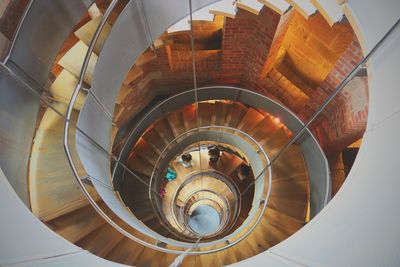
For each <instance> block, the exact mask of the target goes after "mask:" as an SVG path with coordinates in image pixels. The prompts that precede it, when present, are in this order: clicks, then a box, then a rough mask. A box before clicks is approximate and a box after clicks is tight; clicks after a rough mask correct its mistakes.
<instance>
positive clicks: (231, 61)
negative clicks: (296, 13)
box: [119, 7, 368, 150]
mask: <svg viewBox="0 0 400 267" xmlns="http://www.w3.org/2000/svg"><path fill="white" fill-rule="evenodd" d="M290 17H291V13H290V12H289V13H287V14H286V15H285V16H284V17H283V19H282V20H281V21H280V16H279V15H278V14H277V13H275V12H273V11H271V10H269V9H268V8H266V7H264V8H263V9H262V11H261V12H260V14H259V15H258V16H257V15H254V14H252V13H250V12H247V11H244V10H239V12H238V13H237V15H236V18H235V19H231V18H226V19H225V26H224V31H223V40H222V49H221V51H220V53H219V56H215V57H214V58H213V59H210V60H215V61H217V62H209V63H207V64H210V65H211V66H212V68H211V69H210V70H208V69H207V68H202V70H201V71H199V72H198V73H197V81H198V86H206V85H218V84H223V85H238V86H242V87H245V88H248V89H251V90H255V91H257V92H260V93H262V94H264V95H266V96H269V97H272V98H274V99H275V100H278V101H279V102H281V103H283V104H285V105H287V106H288V107H289V108H291V109H292V110H294V111H295V112H296V113H297V114H298V115H299V116H300V117H301V118H302V119H303V120H306V119H307V118H309V117H310V116H311V115H312V114H313V112H315V111H316V110H317V108H318V107H319V106H320V105H321V104H322V103H323V102H324V100H325V99H326V98H327V97H328V96H329V95H330V94H331V93H332V92H333V91H334V89H335V88H336V86H337V85H338V84H339V83H340V82H341V81H342V80H343V79H344V77H345V76H346V75H347V74H348V73H349V72H350V71H351V70H352V69H353V68H354V66H355V65H356V64H357V63H358V62H359V61H360V60H361V59H362V53H361V48H360V47H359V45H358V43H357V41H356V40H354V41H353V42H352V43H351V45H349V46H348V47H347V48H346V49H345V51H344V52H343V54H342V55H341V56H340V58H339V60H338V61H337V62H336V64H335V65H334V66H333V68H332V70H331V72H330V73H329V74H328V75H327V76H326V78H325V80H324V81H322V82H321V83H320V84H319V85H318V87H317V88H315V90H314V92H313V94H312V95H310V96H307V97H304V94H303V93H302V92H301V91H300V90H298V89H297V91H296V90H295V89H292V90H289V91H288V90H283V89H282V87H280V86H279V84H275V85H274V84H268V83H266V82H265V80H262V79H261V80H260V79H259V77H260V75H261V73H262V70H263V68H264V65H265V63H266V62H268V61H267V60H268V57H269V56H273V55H274V51H275V52H276V50H277V47H278V45H276V44H277V43H278V44H279V40H280V38H282V33H283V32H284V31H285V29H286V28H287V25H288V21H290ZM278 24H279V26H278ZM274 47H275V48H274ZM156 53H157V58H156V59H154V60H152V61H150V62H149V63H147V64H145V65H144V66H142V69H143V71H144V74H143V76H142V77H141V78H139V79H138V80H136V81H134V82H133V83H132V84H131V86H132V88H133V90H132V92H133V94H132V95H130V96H128V97H127V98H126V99H125V101H123V103H122V104H123V106H124V107H125V108H126V110H129V111H130V112H128V114H129V115H131V114H134V112H133V111H134V110H137V109H138V108H139V107H141V106H143V104H144V103H145V102H147V101H149V100H150V99H149V98H150V97H153V96H154V95H156V94H159V93H162V92H168V93H169V94H171V93H174V92H179V91H181V90H185V89H190V88H193V76H192V69H191V65H190V64H184V65H186V66H187V68H179V69H174V70H171V68H170V64H169V61H168V56H169V55H168V48H166V47H164V48H160V49H158V50H157V51H156ZM170 56H171V54H170ZM190 59H191V58H188V60H190ZM196 59H197V57H196ZM172 60H173V58H172ZM196 63H197V64H201V63H200V62H198V61H197V60H196ZM214 63H215V64H214ZM215 66H218V69H217V70H216V67H215ZM155 72H157V75H154V73H155ZM152 74H153V76H152V77H150V75H152ZM149 77H150V78H151V81H147V82H146V83H145V86H143V81H142V80H146V79H147V80H148V79H149ZM281 81H282V83H283V80H282V79H281ZM141 83H142V85H141ZM364 87H365V88H364V89H365V91H364V94H367V90H366V88H367V85H366V83H365V84H364ZM145 92H147V93H145ZM355 97H357V95H354V94H352V93H351V91H346V94H345V93H343V94H341V95H339V96H338V97H337V99H336V100H335V101H334V103H332V105H331V106H330V107H329V108H328V109H327V111H326V112H324V114H322V115H323V116H321V117H320V118H319V119H318V120H317V121H316V122H315V123H314V124H313V129H314V133H315V134H316V136H317V138H318V139H319V141H320V142H321V144H322V145H323V146H324V148H325V149H328V150H329V149H332V147H334V148H341V147H344V146H347V145H348V144H350V143H352V141H354V140H356V139H357V138H359V137H360V135H361V134H362V133H363V131H364V129H365V122H366V118H367V110H368V103H367V101H365V98H364V102H365V103H363V105H364V107H363V109H362V110H360V107H357V113H356V114H354V107H352V101H351V99H353V100H354V98H355ZM353 102H354V101H353ZM132 106H135V108H134V109H132ZM122 113H124V112H122ZM128 118H129V116H127V115H125V116H123V117H122V119H121V121H120V123H119V124H123V123H124V122H126V120H127V119H128Z"/></svg>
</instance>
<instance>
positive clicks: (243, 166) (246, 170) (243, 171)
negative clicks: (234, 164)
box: [239, 164, 250, 176]
mask: <svg viewBox="0 0 400 267" xmlns="http://www.w3.org/2000/svg"><path fill="white" fill-rule="evenodd" d="M239 172H240V174H241V175H243V176H249V174H250V167H249V166H248V165H246V164H240V166H239Z"/></svg>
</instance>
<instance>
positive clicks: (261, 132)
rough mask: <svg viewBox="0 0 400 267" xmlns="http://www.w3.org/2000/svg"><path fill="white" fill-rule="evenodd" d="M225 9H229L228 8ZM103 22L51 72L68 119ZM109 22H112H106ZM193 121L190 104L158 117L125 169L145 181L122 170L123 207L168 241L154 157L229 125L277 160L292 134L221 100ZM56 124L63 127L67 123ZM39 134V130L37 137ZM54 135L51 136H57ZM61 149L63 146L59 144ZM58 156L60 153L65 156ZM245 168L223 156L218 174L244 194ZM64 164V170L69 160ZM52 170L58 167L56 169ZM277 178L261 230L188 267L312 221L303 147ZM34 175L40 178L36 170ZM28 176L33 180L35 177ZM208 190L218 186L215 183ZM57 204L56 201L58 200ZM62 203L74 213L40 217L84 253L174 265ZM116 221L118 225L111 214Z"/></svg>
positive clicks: (292, 152) (237, 253)
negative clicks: (154, 183)
mask: <svg viewBox="0 0 400 267" xmlns="http://www.w3.org/2000/svg"><path fill="white" fill-rule="evenodd" d="M219 5H221V4H219ZM224 5H225V6H226V4H224ZM224 5H222V6H220V8H224V7H223V6H224ZM238 7H239V8H243V9H245V10H249V9H248V8H247V6H246V3H240V4H238ZM214 8H216V7H210V10H212V13H213V14H214V15H215V19H218V16H223V15H224V14H225V15H226V14H227V13H224V12H221V11H218V9H214ZM210 12H211V11H210ZM253 13H254V12H253ZM257 14H258V12H257ZM213 17H214V16H213ZM230 17H234V16H230ZM101 18H102V16H101V15H99V16H97V17H95V18H93V19H91V20H89V21H88V22H87V23H85V24H84V25H82V26H81V27H80V28H78V29H76V30H75V31H74V35H75V36H76V37H77V38H78V39H79V41H78V42H76V43H75V44H74V45H72V44H70V43H65V44H64V46H65V47H66V48H68V49H64V51H65V52H63V53H62V54H59V56H58V64H57V65H54V67H53V73H54V74H55V75H56V79H55V81H54V82H53V84H52V85H51V87H50V93H51V94H52V95H53V96H54V100H56V101H58V102H59V106H60V107H59V110H62V111H63V113H65V109H66V105H67V104H68V102H69V98H70V97H71V95H72V92H73V90H74V89H75V87H76V85H77V83H78V78H79V75H80V68H81V66H82V63H83V58H84V55H85V53H86V51H87V49H88V45H89V44H90V40H91V38H90V36H93V34H94V31H95V29H96V27H97V26H98V25H99V23H100V21H101ZM108 23H112V22H110V21H109V22H108ZM108 23H107V24H106V25H105V28H104V29H105V30H103V31H102V33H101V35H100V37H99V41H98V42H97V43H96V46H95V48H94V50H93V54H92V56H91V58H90V61H89V65H88V69H87V71H86V73H85V77H84V82H85V84H87V86H88V87H90V86H91V81H92V76H93V71H94V67H95V65H96V61H97V57H98V54H99V52H100V51H101V48H102V46H103V45H104V42H105V40H106V38H107V35H108V34H109V32H110V29H111V27H112V24H111V25H109V24H108ZM176 29H177V28H176V27H175V30H172V29H171V30H168V34H170V35H176V34H177V33H176V32H175V31H176ZM186 30H187V29H185V30H183V32H185V31H186ZM178 32H182V29H179V30H178ZM170 42H171V41H168V37H167V39H166V38H165V37H164V38H161V39H159V40H158V41H156V43H157V45H156V46H155V48H156V49H158V48H162V47H164V46H165V45H168V44H169V43H170ZM155 55H156V54H155V53H153V52H152V51H151V50H147V51H145V52H144V53H143V54H142V55H141V57H140V58H139V59H138V60H137V61H136V63H135V65H134V67H133V68H132V69H131V70H130V71H129V73H128V74H127V76H126V78H125V81H124V85H123V87H122V88H121V93H120V95H119V96H118V97H119V99H120V100H118V99H117V104H118V103H121V102H122V99H123V97H124V95H126V94H127V93H129V91H131V90H132V89H130V88H129V85H130V84H131V83H132V82H133V81H134V80H135V79H138V78H139V77H141V76H142V75H143V71H142V70H141V69H140V68H141V66H144V65H146V64H147V63H148V62H150V61H151V60H154V59H155V58H156V56H155ZM84 98H85V93H84V92H83V93H81V94H80V95H79V97H78V100H77V102H76V104H75V105H74V108H75V109H77V110H78V111H79V110H80V109H81V107H82V105H83V103H84ZM51 112H52V111H51V110H47V111H46V113H51ZM121 113H122V110H117V113H116V117H118V115H119V114H121ZM196 115H197V114H196V107H195V106H194V105H188V106H186V107H183V108H180V109H179V110H177V111H174V112H169V113H168V114H167V115H166V116H165V117H164V118H159V120H158V121H157V122H156V123H154V124H153V125H152V126H151V127H149V129H147V130H146V131H145V133H144V134H143V135H142V136H141V138H140V140H139V141H138V142H137V143H136V144H135V145H134V146H133V148H132V150H131V152H130V153H129V157H128V159H127V162H126V164H127V166H128V167H129V168H130V169H131V170H132V171H133V172H134V173H135V176H139V177H140V178H141V179H140V180H138V179H136V177H134V176H133V175H132V174H130V173H129V172H125V173H124V178H123V183H122V184H120V185H119V193H120V195H121V198H122V200H123V201H124V203H125V205H126V206H127V207H128V208H129V209H130V210H131V211H132V214H134V215H135V216H136V217H137V218H138V219H139V220H140V221H142V222H143V223H144V224H145V225H147V226H148V227H150V228H151V229H153V230H155V231H156V232H158V233H160V234H162V235H164V236H166V237H172V236H173V235H172V236H171V232H170V231H168V229H166V227H165V225H163V224H161V223H160V219H159V218H158V217H157V216H156V214H155V213H154V207H153V206H152V203H151V201H150V199H149V194H148V191H149V190H148V188H147V187H146V185H145V184H144V183H143V181H147V182H148V181H149V180H150V178H151V176H152V173H153V171H154V168H155V164H156V159H157V158H158V157H159V155H160V154H161V153H162V148H163V147H165V146H167V145H168V144H169V143H170V142H171V141H172V140H173V139H174V138H177V137H178V136H180V135H181V134H182V133H184V132H187V131H190V130H193V129H195V128H196V127H201V126H218V125H219V126H227V127H231V128H237V129H239V130H245V131H246V133H248V134H249V135H251V136H252V137H253V138H254V139H255V140H257V142H259V144H260V145H261V146H262V147H263V149H265V151H266V152H267V153H268V155H269V156H270V157H273V156H274V154H276V153H277V152H278V151H279V149H280V148H282V147H283V146H284V145H285V144H286V143H287V142H288V141H289V140H290V138H291V136H292V133H291V131H290V130H288V129H287V128H286V127H285V126H284V125H283V124H282V123H281V122H280V121H279V119H277V118H276V117H274V116H272V115H271V114H268V112H266V111H262V110H257V109H255V108H252V107H250V106H247V105H244V104H242V103H240V102H235V101H218V100H216V101H206V102H200V103H199V104H198V122H197V121H196V120H197V118H196ZM53 116H54V115H53ZM58 119H59V121H60V123H61V122H62V119H61V118H58ZM47 121H48V120H47V119H46V120H44V121H42V123H43V124H44V123H45V122H47ZM45 127H46V126H45V125H43V126H41V125H40V126H39V129H41V128H45ZM51 127H52V128H53V129H58V128H59V126H57V124H52V125H51ZM51 131H52V129H51V128H47V131H46V132H45V133H43V134H48V133H49V132H51ZM117 131H118V129H117V127H115V126H114V129H113V136H115V134H116V133H117ZM228 132H229V131H228ZM231 132H232V131H231ZM40 134H41V133H40V132H39V136H40ZM52 135H53V136H54V135H55V134H52ZM53 136H52V137H53ZM53 138H54V139H55V140H57V139H58V141H59V142H61V132H60V133H59V136H58V137H53ZM43 140H44V141H42V142H40V143H35V146H37V147H38V150H40V151H42V150H43V149H44V150H45V149H46V147H54V144H53V143H50V144H49V143H47V142H48V141H47V140H48V139H46V138H43ZM58 145H60V146H61V143H59V144H58ZM37 154H39V153H37ZM40 155H41V157H43V153H40ZM60 156H62V155H61V154H60ZM75 157H76V156H75ZM204 161H206V159H204ZM45 162H46V158H44V159H42V160H39V161H34V162H33V163H34V164H38V165H40V166H46V167H48V168H50V170H45V171H46V172H51V171H52V170H51V168H52V167H53V166H48V164H46V163H45ZM241 162H242V160H241V159H240V158H238V157H235V156H233V155H231V154H230V153H223V154H222V156H221V159H220V161H219V162H218V165H217V166H215V169H216V170H217V171H219V172H221V173H224V174H226V175H227V176H228V177H232V179H233V182H234V183H235V184H237V186H239V187H240V190H244V189H245V188H246V187H247V185H245V184H243V183H240V182H239V181H238V179H237V176H236V175H235V173H237V168H238V166H239V165H240V164H241ZM65 164H67V163H66V161H65ZM173 166H174V168H175V169H176V170H178V179H177V180H176V181H174V182H171V183H168V185H167V187H166V192H167V196H166V198H171V196H170V195H169V193H170V192H174V191H175V190H176V188H177V187H179V184H180V183H182V181H180V180H179V178H181V177H184V174H183V173H182V172H180V170H181V171H182V168H180V167H179V165H178V164H174V165H173ZM54 167H55V168H59V167H56V166H54ZM65 167H67V165H65ZM273 173H274V174H273V177H272V184H271V188H272V191H271V196H270V199H269V201H268V206H267V209H266V211H265V214H264V216H263V218H262V220H261V221H260V223H259V225H258V226H257V228H256V230H255V231H253V232H252V233H251V234H250V235H249V236H248V237H247V238H245V239H244V240H243V241H242V242H240V244H239V245H237V246H234V247H232V248H229V249H227V250H225V251H221V252H218V253H214V254H210V255H202V256H189V257H188V258H187V259H185V261H184V265H185V266H186V265H187V266H190V265H192V264H193V262H194V263H195V264H196V265H199V266H203V265H204V266H205V265H207V266H208V265H209V264H210V263H211V262H213V261H217V262H218V264H219V265H227V264H231V263H234V262H236V261H240V260H243V259H245V258H248V257H251V256H253V255H257V254H259V253H260V252H262V251H265V250H267V249H268V248H270V247H272V246H274V245H276V244H278V243H280V242H282V241H283V240H285V239H286V238H288V237H289V236H291V235H292V234H294V233H295V232H296V231H298V230H299V229H300V228H301V227H302V226H304V225H305V224H306V223H307V222H308V220H309V200H310V189H309V180H308V176H307V167H306V164H305V161H304V158H303V156H302V152H301V149H300V148H299V147H297V146H295V145H294V146H291V147H290V149H289V150H288V151H287V152H286V153H285V158H284V159H283V158H280V159H278V160H277V162H276V163H275V165H274V168H273ZM33 174H35V170H34V169H33ZM64 175H65V174H64ZM70 175H71V174H70ZM31 177H34V175H32V176H31ZM64 179H65V178H64ZM235 179H236V180H235ZM32 180H34V179H32ZM65 180H66V179H65ZM70 181H71V180H70ZM202 182H203V181H202ZM207 186H210V187H211V188H213V185H207ZM35 187H36V188H35ZM39 187H40V188H41V190H42V191H43V187H44V189H45V190H44V191H48V192H49V194H52V192H54V189H52V188H51V185H48V184H46V185H45V186H43V185H41V184H38V185H35V184H32V188H35V190H32V192H33V191H38V188H39ZM192 187H196V185H195V184H193V185H192ZM132 188H135V190H134V191H132ZM77 191H78V190H77ZM252 192H253V191H252V190H250V191H249V192H248V196H247V198H244V201H243V203H242V205H244V206H247V207H246V208H244V211H242V212H241V214H240V215H239V218H238V222H237V226H240V224H241V223H243V222H244V221H245V219H246V217H247V216H248V211H249V209H250V207H251V200H252V197H251V196H252ZM76 195H78V196H79V197H81V198H82V195H81V194H80V193H79V192H76ZM44 197H45V195H43V194H41V195H40V196H39V195H38V197H37V199H39V200H38V203H37V205H36V206H37V208H36V209H37V210H38V212H37V215H38V216H40V212H42V209H43V208H42V207H41V206H45V205H46V206H47V204H43V203H40V202H39V201H40V198H44ZM57 198H58V199H59V197H58V196H57ZM97 201H98V203H99V204H100V205H102V208H105V209H107V206H106V205H104V203H103V202H102V201H101V199H99V198H98V199H97ZM63 202H64V203H63V204H64V205H65V203H68V206H71V205H72V208H71V210H68V209H65V208H64V207H59V206H56V207H54V208H53V209H60V210H62V211H63V212H61V214H58V213H53V214H52V215H51V216H50V217H44V216H43V217H40V218H42V220H43V221H45V222H46V223H47V224H48V225H49V226H50V227H51V228H52V229H53V230H54V231H56V232H57V233H59V234H60V235H61V236H63V237H64V238H66V239H67V240H69V241H71V242H74V243H76V244H77V245H78V246H79V247H82V248H84V249H86V250H88V251H90V252H92V253H93V254H95V255H98V256H100V257H103V258H106V259H110V260H112V261H116V262H120V263H124V264H128V265H135V266H136V265H137V266H142V265H144V266H145V265H148V264H149V262H152V265H153V266H160V262H163V264H164V265H168V264H170V263H171V262H172V260H173V259H174V256H173V255H166V254H163V253H160V252H156V251H153V250H151V249H149V248H146V247H144V246H142V245H140V244H135V243H134V242H132V241H129V239H128V238H126V237H124V236H123V235H121V234H120V233H118V232H117V231H115V230H114V229H113V228H112V227H111V226H109V225H107V224H105V223H104V221H102V220H101V219H100V218H99V216H98V215H96V214H95V213H94V212H92V213H90V214H87V213H88V211H89V210H90V207H89V206H88V205H87V204H86V205H85V204H77V205H74V203H76V202H77V201H76V200H74V199H73V198H72V195H71V194H69V195H68V198H67V199H64V200H63ZM166 202H168V201H166ZM32 203H34V202H32ZM46 203H47V202H46ZM168 203H169V202H168ZM56 204H57V203H55V205H56ZM33 206H34V205H33ZM167 206H168V205H167ZM34 210H35V209H34ZM169 210H170V207H169V208H165V211H169ZM110 214H112V212H110ZM112 216H113V218H115V219H116V220H118V218H117V217H116V216H115V215H114V214H113V215H112ZM122 223H123V222H122ZM131 231H133V229H131ZM137 234H139V233H137ZM143 239H145V237H143ZM132 243H133V244H132ZM167 247H168V245H167ZM129 251H135V253H134V254H135V255H132V253H129ZM138 251H139V252H138ZM228 255H230V257H228ZM233 255H234V256H233ZM154 257H156V258H157V259H158V258H160V259H161V261H158V260H156V261H155V260H154Z"/></svg>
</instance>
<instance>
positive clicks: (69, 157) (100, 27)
mask: <svg viewBox="0 0 400 267" xmlns="http://www.w3.org/2000/svg"><path fill="white" fill-rule="evenodd" d="M118 2H119V0H112V2H111V3H110V5H109V6H108V8H107V10H106V12H105V13H104V15H103V18H102V20H101V21H100V24H99V25H98V27H97V29H96V32H95V34H94V36H93V38H92V40H91V42H90V45H89V48H88V50H87V52H86V55H85V58H84V61H83V64H82V68H81V72H80V76H79V79H78V81H79V82H78V84H77V86H76V87H75V90H74V92H73V94H72V96H71V100H70V102H69V104H68V108H67V114H66V119H65V127H64V138H63V143H64V150H65V153H66V156H67V160H68V162H69V164H70V166H71V169H72V171H73V173H74V176H75V180H76V181H77V183H78V185H79V187H80V188H81V190H82V192H83V193H84V195H85V196H86V198H87V199H88V201H89V203H90V204H91V205H92V206H93V208H94V209H95V210H96V211H97V212H98V213H99V215H100V216H101V217H103V219H104V220H106V221H107V223H109V224H110V225H111V226H112V227H114V228H115V229H116V230H118V231H119V232H120V233H122V234H123V235H125V236H126V237H128V238H129V239H131V240H133V241H135V242H138V243H139V244H141V245H143V246H147V247H150V248H152V249H155V250H158V251H161V252H166V253H172V254H181V253H182V251H177V250H174V249H167V248H162V247H159V246H157V245H154V244H151V243H148V242H146V241H143V240H141V239H140V238H137V237H136V236H134V235H132V234H131V233H129V232H128V231H126V230H125V229H123V228H122V227H121V226H119V225H118V224H117V223H116V222H115V221H113V220H112V219H111V218H110V217H109V216H108V215H107V214H106V213H105V212H104V211H103V210H102V209H101V208H100V207H99V205H98V204H97V203H96V201H95V200H94V199H93V198H92V197H91V196H90V193H89V192H88V190H87V189H86V187H85V185H84V184H83V182H82V181H81V179H80V176H79V173H78V171H77V168H76V166H75V164H74V161H73V159H72V155H71V152H70V150H69V147H68V139H69V138H68V133H69V126H70V124H72V122H71V115H72V110H73V107H74V104H75V102H76V99H77V97H78V95H79V93H80V91H81V90H82V88H83V80H84V76H85V74H86V70H87V67H88V64H89V59H90V57H91V55H92V52H93V49H94V46H95V44H96V43H97V40H98V38H99V36H100V33H101V31H102V30H103V28H104V25H105V24H106V22H107V19H108V17H109V16H110V14H111V12H112V10H113V9H114V7H115V5H116V4H117V3H118ZM103 111H104V110H103ZM104 112H105V111H104ZM72 125H73V124H72ZM74 126H75V125H74ZM76 128H77V127H76ZM77 129H78V128H77ZM80 132H81V131H80ZM82 134H83V135H84V136H86V137H87V138H88V139H89V140H91V141H92V142H93V140H92V139H91V138H90V137H89V136H87V135H86V134H85V133H84V132H82ZM94 143H95V144H96V145H98V144H97V143H96V142H94ZM119 160H120V158H118V159H117V161H118V162H119ZM117 165H118V164H116V166H117ZM114 170H115V169H114ZM128 171H130V170H129V169H128ZM270 173H271V171H270ZM269 178H270V180H271V175H270V176H269ZM270 188H271V187H270V186H269V187H268V193H267V196H268V197H269V194H270ZM264 203H265V204H266V202H264ZM265 204H264V209H263V211H264V210H265V207H266V205H265ZM262 213H263V212H262ZM260 219H261V217H260V218H259V219H258V220H257V224H258V222H259V221H260ZM257 224H255V225H253V227H252V228H251V229H250V231H249V232H248V234H249V233H250V232H251V231H252V230H254V228H255V226H256V225H257ZM246 236H247V235H246ZM150 237H151V236H150ZM151 238H152V237H151ZM243 238H244V237H243ZM243 238H242V239H243ZM153 239H154V238H153ZM242 239H238V240H235V241H234V242H232V243H229V244H227V245H226V246H224V247H221V248H217V249H212V250H207V251H190V253H189V254H191V255H201V254H208V253H214V252H217V251H221V250H224V249H227V248H229V247H231V246H233V245H235V244H236V243H238V242H239V241H241V240H242ZM155 240H156V239H155Z"/></svg>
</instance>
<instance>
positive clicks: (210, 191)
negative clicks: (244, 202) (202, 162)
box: [180, 189, 231, 236]
mask: <svg viewBox="0 0 400 267" xmlns="http://www.w3.org/2000/svg"><path fill="white" fill-rule="evenodd" d="M193 191H194V192H193ZM193 191H191V192H190V193H189V196H188V197H186V199H185V201H184V203H185V204H184V206H183V207H181V208H180V210H185V209H186V205H187V202H188V201H189V200H190V199H191V198H192V197H193V196H194V195H196V194H198V193H201V192H208V193H211V194H214V195H216V196H217V197H218V198H220V199H221V200H222V201H223V202H225V205H226V206H227V207H228V208H227V209H226V210H228V211H229V213H230V208H231V206H230V204H229V201H228V199H227V198H226V196H220V195H219V194H218V193H217V192H215V190H211V189H200V190H193ZM203 199H205V198H202V199H201V200H203ZM214 201H215V202H216V203H217V204H218V206H220V208H221V210H223V208H222V207H221V205H220V203H218V202H217V201H216V200H214ZM193 204H195V203H193ZM193 204H192V205H193ZM189 208H190V207H189ZM229 215H230V214H229ZM229 215H228V216H226V217H229ZM181 216H182V215H181ZM226 223H228V221H226ZM217 234H218V233H217ZM212 236H214V235H212Z"/></svg>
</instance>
